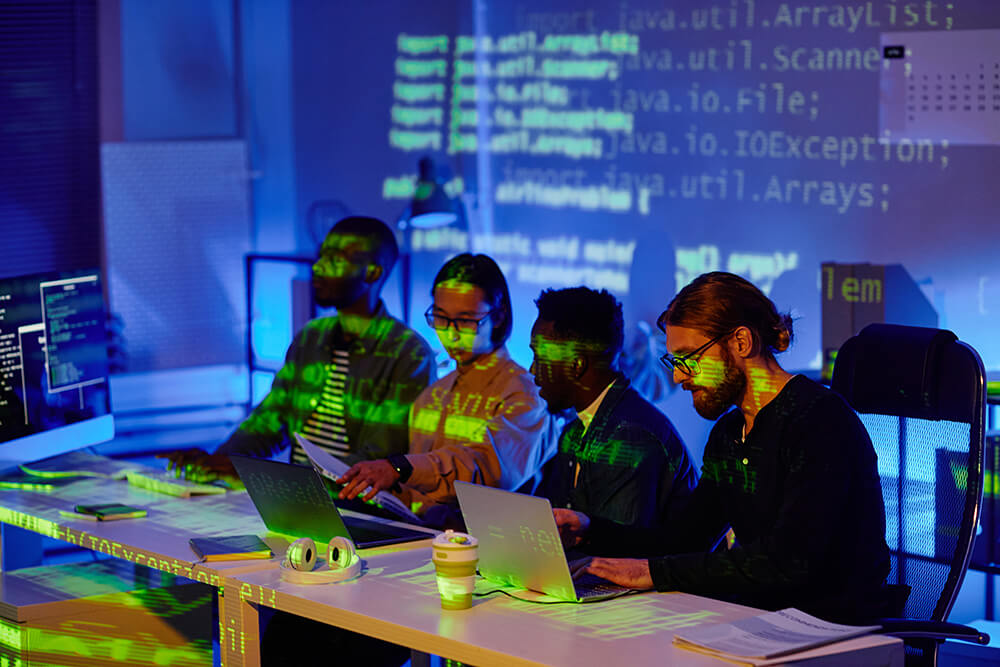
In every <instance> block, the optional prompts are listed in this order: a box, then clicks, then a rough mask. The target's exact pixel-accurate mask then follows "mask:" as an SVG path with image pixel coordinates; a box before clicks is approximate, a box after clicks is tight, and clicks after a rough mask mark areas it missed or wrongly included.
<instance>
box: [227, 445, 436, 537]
mask: <svg viewBox="0 0 1000 667" xmlns="http://www.w3.org/2000/svg"><path fill="white" fill-rule="evenodd" d="M229 459H230V460H231V461H232V462H233V467H235V468H236V473H237V474H238V475H239V476H240V481H242V482H243V484H244V486H246V488H247V493H249V494H250V500H252V501H253V504H254V507H256V508H257V512H258V513H259V514H260V518H261V519H263V520H264V525H265V526H267V529H268V530H269V531H271V532H275V533H281V534H282V535H289V536H294V537H311V538H313V539H314V540H315V541H316V543H317V544H326V543H327V542H329V541H330V539H331V538H333V537H349V538H350V539H351V540H352V541H353V542H354V544H355V545H357V547H358V548H359V549H365V548H369V547H380V546H384V545H386V544H396V543H398V542H412V541H414V540H425V539H428V538H431V537H434V534H435V533H431V532H427V531H418V530H409V529H407V528H402V527H400V526H393V525H390V524H385V523H381V522H379V521H371V520H368V519H360V518H357V517H353V516H341V514H340V511H339V510H338V509H337V506H336V505H335V504H334V502H333V498H331V497H330V493H329V492H328V491H327V489H326V484H325V483H324V482H323V478H322V477H320V476H319V474H318V473H317V472H316V471H315V470H313V469H312V468H311V467H307V466H299V465H293V464H291V463H282V462H280V461H271V460H268V459H257V458H253V457H250V456H241V455H238V454H233V455H230V457H229Z"/></svg>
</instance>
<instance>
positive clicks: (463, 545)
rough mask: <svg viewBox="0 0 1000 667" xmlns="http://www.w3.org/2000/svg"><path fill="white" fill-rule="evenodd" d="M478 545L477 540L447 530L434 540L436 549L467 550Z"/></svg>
mask: <svg viewBox="0 0 1000 667" xmlns="http://www.w3.org/2000/svg"><path fill="white" fill-rule="evenodd" d="M478 545H479V540H477V539H476V538H474V537H473V536H472V535H469V534H468V533H460V532H458V531H455V530H451V529H448V530H446V531H444V532H443V533H441V534H440V535H437V536H436V537H435V538H434V546H435V547H436V548H438V549H442V548H443V549H468V548H471V547H475V546H478Z"/></svg>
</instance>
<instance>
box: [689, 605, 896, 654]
mask: <svg viewBox="0 0 1000 667" xmlns="http://www.w3.org/2000/svg"><path fill="white" fill-rule="evenodd" d="M879 629H880V626H878V625H865V626H861V625H839V624H837V623H828V622H827V621H823V620H820V619H818V618H816V617H814V616H810V615H809V614H806V613H804V612H801V611H799V610H798V609H782V610H781V611H772V612H769V613H767V614H761V615H760V616H752V617H750V618H744V619H742V620H739V621H736V622H733V623H717V624H714V625H702V626H699V627H696V628H691V629H688V630H684V631H683V632H681V633H677V634H676V635H674V643H675V644H677V645H678V646H680V647H682V648H686V649H688V650H691V651H697V652H698V653H704V654H706V655H711V656H714V657H716V658H720V659H722V660H728V661H730V662H735V663H738V664H746V665H772V664H776V663H780V662H785V661H787V660H788V654H790V653H797V652H799V651H805V650H807V649H811V648H815V647H817V646H822V645H824V644H830V643H833V642H839V641H841V640H844V639H849V638H851V637H857V636H858V635H864V634H868V633H869V632H874V631H875V630H879Z"/></svg>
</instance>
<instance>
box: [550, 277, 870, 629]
mask: <svg viewBox="0 0 1000 667" xmlns="http://www.w3.org/2000/svg"><path fill="white" fill-rule="evenodd" d="M658 325H659V327H660V329H661V330H663V332H664V333H665V334H666V347H667V354H665V355H664V356H663V358H662V361H663V363H664V364H665V365H666V366H667V367H668V368H670V369H671V370H672V372H673V377H674V381H675V382H677V383H678V384H680V385H681V387H682V388H683V389H685V390H686V391H689V392H691V396H692V400H693V402H694V407H695V409H696V410H697V411H698V413H699V414H700V415H701V416H702V417H704V418H706V419H718V422H717V423H716V424H715V426H714V427H713V429H712V431H711V434H710V435H709V439H708V443H707V444H706V446H705V452H704V463H703V466H702V473H701V478H700V480H699V483H698V486H697V488H696V489H695V491H694V493H693V494H692V497H691V499H690V502H689V503H688V506H687V507H686V509H685V511H684V513H683V514H682V515H681V516H680V517H679V518H678V519H677V521H676V522H674V523H671V524H670V526H669V530H663V529H658V530H657V529H648V528H647V529H638V528H635V527H627V526H621V525H619V524H615V523H613V522H610V521H606V520H601V519H598V518H594V519H591V518H590V517H588V516H587V515H585V514H582V513H580V512H574V511H573V510H569V509H555V510H554V513H555V515H556V522H557V524H558V525H559V528H560V533H561V535H562V538H563V541H564V543H565V544H567V546H570V547H576V548H580V549H582V550H585V551H586V550H587V549H586V547H587V546H588V544H591V543H593V544H594V545H596V546H597V547H598V548H599V552H600V553H602V554H607V553H610V552H611V551H615V552H616V553H615V554H614V555H620V556H631V558H593V559H587V560H584V561H581V562H579V563H576V564H575V572H577V573H582V572H590V573H593V574H596V575H598V576H600V577H603V578H605V579H608V580H610V581H612V582H615V583H617V584H620V585H624V586H629V587H632V588H636V589H650V588H655V589H656V590H659V591H682V592H686V593H694V594H697V595H704V596H708V597H713V598H718V599H723V600H728V601H733V602H738V603H741V604H746V605H750V606H754V607H758V608H764V609H771V610H776V609H782V608H785V607H797V608H799V609H802V610H804V611H807V612H809V613H812V614H814V615H816V616H820V617H822V618H826V619H828V620H832V621H839V622H848V623H851V622H863V621H866V620H868V619H871V618H874V617H877V616H879V615H881V614H884V613H885V611H886V604H887V600H888V596H887V594H886V588H885V578H886V575H887V574H888V572H889V549H888V547H887V546H886V542H885V508H884V505H883V501H882V491H881V487H880V484H879V476H878V468H877V463H876V456H875V451H874V448H873V447H872V443H871V439H870V438H869V437H868V433H867V431H866V430H865V428H864V426H863V425H862V424H861V421H860V420H859V419H858V417H857V415H855V413H854V412H853V411H852V410H851V408H850V407H849V406H848V405H847V403H845V402H844V400H843V399H842V398H841V397H840V396H839V395H837V394H836V393H834V392H833V391H831V390H829V389H827V388H826V387H823V386H821V385H819V384H817V383H816V382H813V381H812V380H810V379H808V378H806V377H805V376H802V375H792V374H791V373H788V372H787V371H785V370H784V369H783V368H782V367H781V366H780V364H779V363H778V362H777V360H776V359H775V355H776V354H777V353H780V352H783V351H784V350H786V349H787V348H788V346H789V344H790V342H791V339H792V321H791V318H790V317H789V316H788V315H787V314H786V315H783V314H779V313H778V311H777V309H776V308H775V306H774V304H773V303H772V302H771V300H770V299H768V298H767V297H766V296H765V295H764V294H763V293H762V292H761V291H760V290H759V289H758V288H757V287H755V286H754V285H752V284H751V283H749V282H747V281H746V280H744V279H743V278H741V277H739V276H736V275H733V274H731V273H723V272H714V273H708V274H704V275H702V276H699V277H698V278H696V279H695V280H694V281H693V282H692V283H691V284H689V285H688V286H686V287H685V288H684V289H682V290H681V291H680V292H679V293H678V294H677V296H676V297H675V298H674V299H673V301H671V303H670V306H669V307H668V308H667V310H666V311H664V313H663V314H662V315H661V316H660V318H659V321H658ZM728 529H731V530H732V531H733V532H734V533H735V540H734V541H732V542H730V543H729V544H728V545H725V546H721V547H720V546H719V544H720V542H722V540H721V539H720V537H721V536H722V535H724V534H725V533H726V531H727V530H728ZM636 557H640V558H636Z"/></svg>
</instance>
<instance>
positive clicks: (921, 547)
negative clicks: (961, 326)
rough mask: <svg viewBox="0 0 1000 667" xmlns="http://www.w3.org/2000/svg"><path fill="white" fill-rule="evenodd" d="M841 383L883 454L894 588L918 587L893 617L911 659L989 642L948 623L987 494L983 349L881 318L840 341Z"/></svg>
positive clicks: (890, 622) (931, 660)
mask: <svg viewBox="0 0 1000 667" xmlns="http://www.w3.org/2000/svg"><path fill="white" fill-rule="evenodd" d="M833 389H834V390H836V391H837V392H838V393H840V395H841V396H843V397H844V398H845V399H846V400H847V402H848V403H849V404H850V405H851V407H853V408H854V410H855V411H857V412H858V414H859V416H860V418H861V420H862V421H863V422H864V424H865V426H866V427H867V429H868V433H869V434H870V435H871V438H872V442H873V443H874V445H875V451H876V452H877V453H878V461H879V464H878V465H879V475H880V477H881V479H882V493H883V497H884V498H885V507H886V541H887V542H888V543H889V548H890V549H891V551H892V570H891V572H890V574H889V584H890V588H891V589H892V590H893V591H895V592H900V591H905V587H907V586H908V587H909V588H910V589H911V591H910V594H909V597H906V598H905V603H904V602H903V598H904V596H905V593H904V594H903V595H900V598H901V599H900V603H901V606H900V607H899V609H898V612H899V613H900V614H901V616H903V617H904V618H902V619H885V622H884V623H883V627H884V629H885V632H886V633H887V634H892V635H895V636H898V637H902V638H903V639H904V640H905V642H906V646H907V664H928V665H934V664H936V663H937V650H938V647H939V645H940V642H942V641H944V640H945V639H951V638H955V639H964V640H966V641H972V642H978V643H981V644H985V643H988V642H989V637H988V636H987V635H985V634H983V633H980V632H978V631H977V630H975V629H974V628H970V627H967V626H963V625H957V624H953V623H945V620H946V619H947V618H948V614H949V613H950V612H951V608H952V605H953V604H954V603H955V598H956V596H957V595H958V590H959V588H960V587H961V584H962V580H963V578H964V577H965V571H966V569H967V568H968V565H969V559H970V557H971V554H972V542H973V539H974V538H975V534H976V526H977V524H978V521H979V509H980V505H981V502H982V494H983V447H984V422H985V416H986V403H985V399H986V381H985V372H984V370H983V363H982V361H981V360H980V359H979V355H978V354H976V351H975V350H973V349H972V348H971V347H969V346H968V345H966V344H965V343H962V342H960V341H959V340H958V339H957V338H956V336H955V334H953V333H952V332H950V331H944V330H941V329H925V328H919V327H907V326H900V325H894V324H872V325H869V326H867V327H865V328H864V329H863V330H862V331H861V333H859V334H858V335H857V336H854V337H853V338H851V339H850V340H848V341H847V342H846V343H844V346H843V347H842V348H840V351H839V353H838V354H837V360H836V365H835V367H834V371H833Z"/></svg>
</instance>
